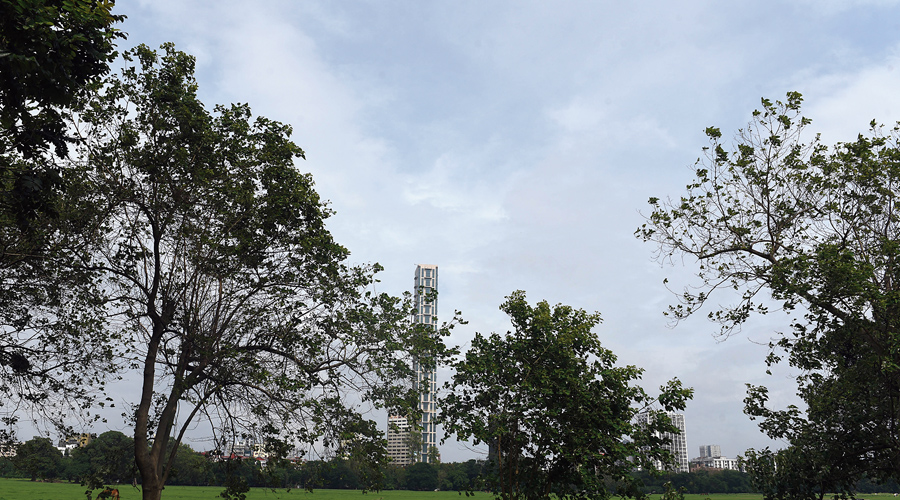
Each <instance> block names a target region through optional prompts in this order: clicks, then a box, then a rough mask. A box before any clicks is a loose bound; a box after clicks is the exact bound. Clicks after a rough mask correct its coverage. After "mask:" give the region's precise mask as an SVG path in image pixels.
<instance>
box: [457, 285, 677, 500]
mask: <svg viewBox="0 0 900 500" xmlns="http://www.w3.org/2000/svg"><path fill="white" fill-rule="evenodd" d="M500 308H501V310H503V311H504V312H506V313H507V314H508V315H509V316H510V318H511V320H512V324H513V327H514V328H515V331H513V332H511V333H508V334H507V335H506V336H500V335H498V334H496V333H494V334H491V335H490V336H483V335H481V334H476V336H475V338H474V339H473V340H472V345H471V348H470V350H469V351H468V352H467V353H466V354H465V357H464V358H462V359H459V360H457V361H456V362H455V363H453V368H455V370H456V374H455V375H454V376H453V379H452V382H451V383H448V384H447V388H448V389H450V394H449V395H447V396H445V397H444V398H442V400H441V402H440V405H439V406H440V407H441V408H442V411H443V413H442V415H441V419H442V422H443V424H444V426H445V429H447V431H448V433H452V434H455V435H457V436H458V437H459V438H460V439H461V440H467V439H473V440H474V442H475V443H476V444H478V443H487V444H488V445H489V446H490V447H491V449H492V456H491V459H492V461H493V462H494V464H495V468H494V470H493V471H492V472H491V473H489V474H488V477H487V479H488V486H489V487H490V488H492V490H493V491H495V492H496V493H497V494H498V495H499V496H500V497H501V498H510V499H512V498H550V496H551V495H554V496H555V497H556V498H609V497H610V496H611V495H613V494H618V495H622V496H640V492H639V491H637V484H636V483H635V482H634V481H633V480H632V478H631V476H630V475H629V471H630V470H631V469H633V468H634V467H635V466H641V467H644V468H650V469H653V468H654V467H655V461H657V460H660V461H662V462H664V463H668V462H669V461H670V460H671V459H672V457H671V454H670V453H669V452H668V451H665V450H663V449H662V446H663V445H664V444H666V443H665V441H666V440H665V438H662V437H660V436H661V433H664V432H672V433H674V432H678V431H677V429H676V428H675V427H674V426H673V425H672V424H671V421H670V420H669V418H668V417H667V416H666V412H668V411H674V410H681V409H683V408H684V406H685V402H686V401H687V400H688V399H689V398H690V397H691V393H692V391H691V390H690V389H683V388H682V387H681V384H680V382H678V380H672V381H671V382H669V383H668V385H666V386H665V387H662V388H661V391H662V392H661V393H660V395H659V396H658V397H657V398H653V397H651V396H650V395H648V394H647V393H646V392H645V391H644V390H643V389H641V388H640V387H637V386H633V385H631V384H632V382H633V381H634V380H637V379H639V378H640V376H641V373H642V370H641V369H639V368H636V367H634V366H625V367H616V366H614V363H615V361H616V357H615V355H614V354H613V353H612V352H611V351H609V350H608V349H604V348H603V347H602V346H601V345H600V342H599V340H598V339H597V336H596V334H594V333H593V332H592V329H593V327H594V326H596V325H597V324H598V323H599V322H600V315H599V314H597V313H593V314H589V313H587V312H585V311H584V310H581V309H573V308H572V307H569V306H564V305H557V306H554V307H551V306H550V305H549V304H548V303H547V302H546V301H544V302H539V303H538V304H537V305H536V306H535V307H531V306H529V305H528V303H527V302H526V300H525V293H524V292H521V291H517V292H514V293H513V294H512V295H510V296H509V297H507V300H506V302H505V303H504V304H503V305H502V306H501V307H500ZM657 403H658V404H659V406H661V407H662V410H653V417H654V418H652V419H651V423H650V424H649V425H647V426H642V425H639V424H637V423H636V422H635V421H634V420H633V417H634V416H635V414H636V413H637V412H638V411H639V410H642V409H649V407H650V406H651V405H654V404H657ZM608 481H609V482H608ZM610 482H611V483H610Z"/></svg>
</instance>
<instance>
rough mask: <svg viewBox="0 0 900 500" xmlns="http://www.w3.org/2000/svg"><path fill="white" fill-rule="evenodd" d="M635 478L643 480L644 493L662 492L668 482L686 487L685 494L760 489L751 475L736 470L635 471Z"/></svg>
mask: <svg viewBox="0 0 900 500" xmlns="http://www.w3.org/2000/svg"><path fill="white" fill-rule="evenodd" d="M632 475H633V476H635V479H637V480H638V481H640V482H641V484H642V486H641V490H642V491H643V492H644V493H657V494H658V493H662V492H664V491H665V485H666V483H669V484H670V486H671V487H672V488H675V491H678V490H680V489H681V488H684V492H685V494H704V495H709V494H716V493H728V494H733V493H755V492H756V491H758V490H757V489H756V488H755V487H754V486H753V484H752V483H751V480H750V476H748V475H747V474H746V473H744V472H740V471H736V470H715V469H709V470H702V469H701V470H694V471H692V472H680V473H677V474H674V473H663V474H651V473H650V472H648V471H635V472H633V473H632Z"/></svg>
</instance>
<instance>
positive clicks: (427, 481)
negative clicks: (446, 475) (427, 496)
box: [406, 462, 438, 491]
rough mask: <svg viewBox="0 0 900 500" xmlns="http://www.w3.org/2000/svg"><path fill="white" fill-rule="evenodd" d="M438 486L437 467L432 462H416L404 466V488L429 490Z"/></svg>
mask: <svg viewBox="0 0 900 500" xmlns="http://www.w3.org/2000/svg"><path fill="white" fill-rule="evenodd" d="M437 486H438V468H437V467H436V466H435V465H434V464H429V463H425V462H416V463H414V464H411V465H409V466H407V467H406V489H409V490H415V491H431V490H433V489H435V488H437Z"/></svg>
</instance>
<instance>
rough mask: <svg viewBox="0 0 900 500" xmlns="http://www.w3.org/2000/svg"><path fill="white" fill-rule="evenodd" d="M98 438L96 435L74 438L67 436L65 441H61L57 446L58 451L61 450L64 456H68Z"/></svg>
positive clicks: (82, 435) (85, 434)
mask: <svg viewBox="0 0 900 500" xmlns="http://www.w3.org/2000/svg"><path fill="white" fill-rule="evenodd" d="M96 438H97V435H96V434H88V433H83V434H76V435H74V436H67V437H66V438H65V439H60V440H59V444H57V446H56V449H57V450H59V452H60V453H62V454H63V455H66V456H68V454H69V452H71V451H72V450H74V449H75V448H84V447H85V446H87V445H88V444H90V442H91V441H93V440H94V439H96Z"/></svg>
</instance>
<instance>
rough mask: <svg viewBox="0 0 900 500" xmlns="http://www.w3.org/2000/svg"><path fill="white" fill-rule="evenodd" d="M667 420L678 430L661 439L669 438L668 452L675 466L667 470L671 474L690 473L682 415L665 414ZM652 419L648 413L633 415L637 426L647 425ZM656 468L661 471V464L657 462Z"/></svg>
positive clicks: (666, 434)
mask: <svg viewBox="0 0 900 500" xmlns="http://www.w3.org/2000/svg"><path fill="white" fill-rule="evenodd" d="M667 415H668V416H669V418H670V419H671V420H672V425H674V426H675V427H676V428H677V429H678V431H679V432H678V433H675V434H673V433H665V434H663V435H662V437H667V438H669V442H670V444H669V446H668V447H667V448H668V450H669V451H670V452H671V453H672V455H673V456H674V457H675V466H674V467H669V468H668V470H670V471H672V472H690V459H689V458H688V451H687V434H686V433H685V427H684V414H683V413H667ZM651 419H652V415H651V414H650V413H648V412H642V413H638V414H637V415H635V420H636V421H637V422H638V423H639V424H643V425H649V424H650V422H651ZM656 467H657V468H660V469H662V463H661V462H657V463H656Z"/></svg>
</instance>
